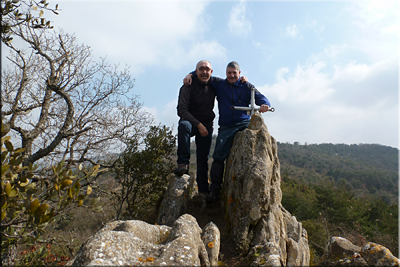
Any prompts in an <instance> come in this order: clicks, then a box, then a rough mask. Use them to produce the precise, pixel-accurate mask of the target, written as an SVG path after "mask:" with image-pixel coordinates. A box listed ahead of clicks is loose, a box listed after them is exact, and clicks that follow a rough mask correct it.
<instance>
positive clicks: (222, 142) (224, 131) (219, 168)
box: [210, 120, 250, 194]
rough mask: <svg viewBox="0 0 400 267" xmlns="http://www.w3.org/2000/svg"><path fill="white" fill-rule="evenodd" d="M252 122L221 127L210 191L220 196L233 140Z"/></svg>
mask: <svg viewBox="0 0 400 267" xmlns="http://www.w3.org/2000/svg"><path fill="white" fill-rule="evenodd" d="M249 123H250V120H245V121H242V122H240V123H237V124H235V125H233V126H220V127H219V129H218V137H217V141H216V143H215V150H214V154H213V158H214V161H213V163H212V165H211V173H210V177H211V186H210V191H211V192H212V193H215V194H219V192H220V191H221V188H222V186H221V184H222V181H223V178H224V168H225V164H224V161H225V159H226V158H227V157H228V156H229V152H230V151H231V147H232V144H233V139H234V138H235V134H236V132H238V131H243V130H244V129H246V128H247V127H248V126H249Z"/></svg>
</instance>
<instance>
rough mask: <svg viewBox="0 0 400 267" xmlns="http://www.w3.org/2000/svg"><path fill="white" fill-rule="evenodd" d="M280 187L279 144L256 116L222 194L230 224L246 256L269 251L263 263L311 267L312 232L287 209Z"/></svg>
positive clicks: (235, 150) (239, 142)
mask: <svg viewBox="0 0 400 267" xmlns="http://www.w3.org/2000/svg"><path fill="white" fill-rule="evenodd" d="M280 183H281V177H280V164H279V159H278V147H277V143H276V140H275V139H274V138H273V137H272V136H271V135H270V134H269V132H268V129H267V126H266V125H265V124H264V121H263V119H262V117H261V116H260V115H258V114H255V115H253V116H252V118H251V122H250V124H249V127H248V128H247V129H245V130H244V131H242V132H238V133H236V135H235V138H234V141H233V146H232V148H231V152H230V155H229V157H228V159H227V163H226V171H225V176H224V184H223V194H222V203H223V205H224V208H225V210H226V214H225V217H226V222H227V223H228V227H229V228H230V229H231V231H232V235H233V239H234V242H235V245H236V249H237V251H238V252H239V253H240V254H241V255H246V254H247V253H248V252H249V250H250V249H251V248H252V247H260V248H261V247H265V248H269V249H265V250H264V251H265V253H267V254H266V255H264V256H262V254H263V252H260V253H255V255H259V254H260V256H259V257H261V256H262V257H263V259H264V261H263V260H261V262H267V261H269V260H271V262H272V261H274V262H276V263H277V262H280V263H281V264H282V265H289V264H293V265H308V264H309V259H310V251H309V247H308V240H307V232H306V230H305V229H304V228H303V227H302V225H301V223H300V222H297V220H296V218H294V217H293V216H291V215H290V213H289V212H288V211H286V210H285V209H284V208H283V207H282V204H281V200H282V191H281V188H280ZM272 248H273V249H272ZM256 258H258V257H256ZM258 260H259V259H254V260H253V264H255V262H259V261H258Z"/></svg>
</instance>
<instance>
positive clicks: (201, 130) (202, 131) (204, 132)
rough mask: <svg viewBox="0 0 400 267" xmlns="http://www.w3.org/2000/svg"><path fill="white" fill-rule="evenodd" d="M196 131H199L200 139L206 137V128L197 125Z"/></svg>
mask: <svg viewBox="0 0 400 267" xmlns="http://www.w3.org/2000/svg"><path fill="white" fill-rule="evenodd" d="M197 129H199V132H200V135H201V137H205V136H207V135H208V131H207V128H206V127H205V126H204V125H203V124H202V123H199V125H197Z"/></svg>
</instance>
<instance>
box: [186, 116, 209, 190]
mask: <svg viewBox="0 0 400 267" xmlns="http://www.w3.org/2000/svg"><path fill="white" fill-rule="evenodd" d="M207 131H208V135H207V136H205V137H202V136H201V135H200V132H199V130H198V129H197V127H193V125H192V124H191V123H190V122H189V121H185V120H182V121H180V122H179V126H178V164H187V165H189V162H190V138H191V137H193V136H195V142H196V158H197V160H196V164H197V177H196V181H197V186H198V187H199V192H201V193H206V192H208V155H209V153H210V148H211V141H212V133H213V127H207Z"/></svg>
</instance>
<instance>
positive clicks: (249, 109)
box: [233, 87, 275, 116]
mask: <svg viewBox="0 0 400 267" xmlns="http://www.w3.org/2000/svg"><path fill="white" fill-rule="evenodd" d="M255 94H256V89H255V88H254V87H253V88H251V98H250V107H239V106H234V107H233V108H234V109H236V110H246V111H247V115H251V116H253V115H254V113H255V112H256V111H259V110H260V108H257V107H256V99H255ZM268 111H271V112H274V111H275V109H274V108H272V107H270V108H269V110H268Z"/></svg>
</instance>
